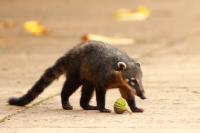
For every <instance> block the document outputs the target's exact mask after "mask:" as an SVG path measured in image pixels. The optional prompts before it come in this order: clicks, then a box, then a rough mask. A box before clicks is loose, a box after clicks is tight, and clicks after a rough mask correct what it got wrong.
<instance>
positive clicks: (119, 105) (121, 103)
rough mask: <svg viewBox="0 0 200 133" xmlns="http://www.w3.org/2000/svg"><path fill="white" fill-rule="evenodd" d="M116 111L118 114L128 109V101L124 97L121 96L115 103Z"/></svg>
mask: <svg viewBox="0 0 200 133" xmlns="http://www.w3.org/2000/svg"><path fill="white" fill-rule="evenodd" d="M114 111H115V113H117V114H122V113H124V112H125V111H127V103H126V100H125V99H124V98H119V99H117V100H116V101H115V103H114Z"/></svg>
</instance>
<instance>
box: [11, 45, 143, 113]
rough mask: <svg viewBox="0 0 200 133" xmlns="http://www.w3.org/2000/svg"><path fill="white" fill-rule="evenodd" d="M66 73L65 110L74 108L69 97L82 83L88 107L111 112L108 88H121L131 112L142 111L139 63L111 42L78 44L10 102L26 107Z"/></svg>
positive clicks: (84, 105) (63, 90)
mask: <svg viewBox="0 0 200 133" xmlns="http://www.w3.org/2000/svg"><path fill="white" fill-rule="evenodd" d="M62 74H65V75H66V81H65V83H64V86H63V88H62V92H61V102H62V107H63V109H66V110H72V109H73V107H72V106H71V105H70V102H69V97H70V96H71V95H72V94H73V93H74V92H75V91H76V90H77V88H78V87H79V86H81V85H82V91H81V98H80V106H81V107H82V108H83V109H85V110H99V111H100V112H110V110H109V109H106V108H105V95H106V91H107V90H108V89H110V88H119V91H120V93H121V96H122V97H123V98H125V99H126V101H127V103H128V105H129V107H130V109H131V110H132V112H143V109H140V108H138V107H137V106H136V103H135V97H134V95H137V96H139V97H140V98H141V99H145V98H146V97H145V95H144V89H143V86H142V81H141V79H142V71H141V67H140V64H139V63H137V62H136V61H135V60H134V59H132V58H130V57H129V56H128V55H127V54H126V53H125V52H122V51H120V50H119V49H117V48H114V47H112V46H111V45H109V44H106V43H103V42H99V41H90V42H88V43H87V44H86V45H85V44H84V45H77V46H75V47H74V48H72V49H71V50H69V51H68V52H67V53H66V54H65V55H64V56H62V57H61V58H59V59H58V60H57V61H56V62H55V64H54V65H53V66H51V67H49V68H48V69H46V71H45V72H44V74H43V75H42V76H41V77H40V79H39V80H38V81H37V82H36V83H35V84H34V85H33V87H32V88H31V89H30V90H29V91H28V92H27V93H26V94H25V95H23V96H22V97H20V98H10V99H9V101H8V102H9V104H10V105H17V106H24V105H27V104H29V103H30V102H31V101H33V100H34V99H35V98H36V97H37V96H38V95H39V94H40V93H42V92H43V90H44V89H45V88H46V87H47V86H49V85H50V84H51V83H52V82H53V81H54V80H55V79H57V78H58V77H59V76H60V75H62ZM94 91H95V92H96V101H97V106H92V105H90V104H89V102H90V99H91V97H92V95H93V92H94Z"/></svg>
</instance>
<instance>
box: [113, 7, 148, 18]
mask: <svg viewBox="0 0 200 133" xmlns="http://www.w3.org/2000/svg"><path fill="white" fill-rule="evenodd" d="M150 13H151V11H150V10H149V9H148V8H147V7H144V6H140V7H138V8H136V9H134V10H130V9H119V10H118V11H117V12H116V13H115V14H114V18H115V19H116V20H119V21H144V20H146V19H147V18H149V16H150Z"/></svg>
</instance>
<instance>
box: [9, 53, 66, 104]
mask: <svg viewBox="0 0 200 133" xmlns="http://www.w3.org/2000/svg"><path fill="white" fill-rule="evenodd" d="M64 60H65V57H61V58H60V59H58V60H57V62H56V63H55V64H54V65H53V66H52V67H50V68H48V69H47V70H46V71H45V72H44V74H43V75H42V76H41V77H40V79H39V80H38V81H37V82H36V83H35V84H34V85H33V87H32V88H31V89H30V90H29V91H28V92H27V93H26V94H25V95H23V96H22V97H20V98H10V99H9V101H8V103H9V104H10V105H17V106H24V105H26V104H28V103H30V102H31V101H33V100H34V99H35V98H36V97H37V96H38V95H39V94H41V93H42V92H43V90H44V89H45V88H46V87H47V86H49V85H50V84H51V83H52V82H53V81H54V80H55V79H57V78H58V77H59V76H60V75H61V74H63V73H64V72H65V61H64Z"/></svg>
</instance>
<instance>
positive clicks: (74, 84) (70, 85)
mask: <svg viewBox="0 0 200 133" xmlns="http://www.w3.org/2000/svg"><path fill="white" fill-rule="evenodd" d="M80 85H81V83H80V81H79V80H78V79H77V78H68V79H67V80H66V81H65V83H64V86H63V89H62V92H61V101H62V107H63V109H66V110H72V109H73V107H72V106H71V105H70V103H69V97H70V96H71V95H72V94H73V93H74V92H75V91H76V89H77V88H78V87H79V86H80Z"/></svg>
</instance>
